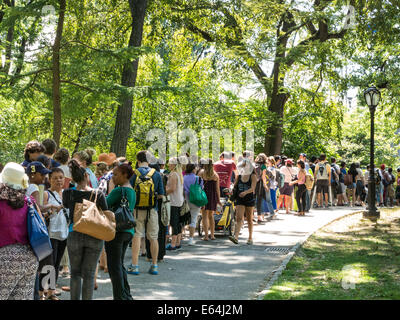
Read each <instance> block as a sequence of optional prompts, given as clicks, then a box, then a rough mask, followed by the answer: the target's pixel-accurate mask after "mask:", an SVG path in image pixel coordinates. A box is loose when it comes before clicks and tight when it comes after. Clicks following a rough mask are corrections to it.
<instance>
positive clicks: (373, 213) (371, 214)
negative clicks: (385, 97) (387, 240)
mask: <svg viewBox="0 0 400 320" xmlns="http://www.w3.org/2000/svg"><path fill="white" fill-rule="evenodd" d="M364 98H365V102H366V103H367V105H368V107H369V111H370V114H371V141H370V144H371V145H370V173H369V179H368V207H367V209H366V211H364V217H365V218H368V219H370V220H372V221H376V220H378V219H379V217H380V213H379V211H378V210H377V208H376V205H375V194H376V188H375V165H374V163H375V159H374V155H375V141H374V138H375V137H374V134H375V128H374V121H375V109H376V106H377V105H378V104H379V101H380V100H381V93H380V91H379V90H378V89H377V88H376V87H375V86H372V87H369V88H368V89H366V90H365V91H364Z"/></svg>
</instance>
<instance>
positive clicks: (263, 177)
mask: <svg viewBox="0 0 400 320" xmlns="http://www.w3.org/2000/svg"><path fill="white" fill-rule="evenodd" d="M255 162H256V167H255V172H256V176H257V184H256V190H255V194H256V204H257V216H258V219H257V222H258V223H262V222H264V215H265V213H267V212H269V213H270V217H273V216H274V214H275V211H274V208H273V206H272V201H271V192H270V189H271V187H272V180H273V175H272V173H271V172H270V171H268V170H267V156H266V155H265V154H264V153H260V154H259V155H258V156H257V158H256V161H255Z"/></svg>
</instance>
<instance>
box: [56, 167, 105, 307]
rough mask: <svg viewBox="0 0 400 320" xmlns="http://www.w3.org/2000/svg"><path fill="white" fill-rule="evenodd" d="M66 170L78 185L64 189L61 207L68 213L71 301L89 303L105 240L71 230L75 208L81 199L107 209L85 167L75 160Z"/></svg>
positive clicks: (102, 195)
mask: <svg viewBox="0 0 400 320" xmlns="http://www.w3.org/2000/svg"><path fill="white" fill-rule="evenodd" d="M68 167H69V169H70V171H71V176H72V181H73V182H75V183H76V185H77V186H76V189H67V190H65V191H64V192H63V205H64V207H65V208H68V209H69V213H70V216H69V222H70V227H69V235H68V238H67V249H68V256H69V259H70V263H71V281H70V288H71V300H81V297H82V300H92V298H93V290H94V286H95V273H96V267H97V262H98V261H99V258H100V254H101V250H102V248H103V243H104V241H103V240H99V239H96V238H94V237H91V236H89V235H87V234H84V233H81V232H78V231H74V230H73V221H74V211H75V205H76V204H77V203H82V201H83V199H86V200H89V201H93V200H94V199H96V206H97V207H98V208H99V209H101V210H103V211H104V210H108V206H107V202H106V198H105V196H104V193H102V192H100V191H97V190H93V189H92V188H91V187H90V186H89V185H90V177H89V174H88V173H87V171H86V168H85V167H83V166H81V165H79V163H78V162H77V161H76V160H75V159H72V160H71V161H70V162H69V163H68ZM96 195H97V198H96ZM82 280H83V281H82Z"/></svg>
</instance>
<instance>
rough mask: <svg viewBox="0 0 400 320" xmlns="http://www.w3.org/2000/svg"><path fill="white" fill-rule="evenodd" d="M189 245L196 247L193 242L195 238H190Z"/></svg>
mask: <svg viewBox="0 0 400 320" xmlns="http://www.w3.org/2000/svg"><path fill="white" fill-rule="evenodd" d="M188 245H189V246H194V240H193V238H189V243H188Z"/></svg>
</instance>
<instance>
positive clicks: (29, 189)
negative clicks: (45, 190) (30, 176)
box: [26, 183, 39, 197]
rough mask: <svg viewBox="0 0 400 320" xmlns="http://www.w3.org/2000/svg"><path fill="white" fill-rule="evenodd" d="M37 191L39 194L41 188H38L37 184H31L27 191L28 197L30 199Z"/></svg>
mask: <svg viewBox="0 0 400 320" xmlns="http://www.w3.org/2000/svg"><path fill="white" fill-rule="evenodd" d="M35 191H38V192H39V187H38V185H37V184H34V183H31V184H30V185H29V186H28V189H26V195H27V196H28V197H30V196H31V195H32V193H34V192H35Z"/></svg>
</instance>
